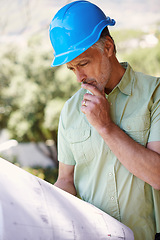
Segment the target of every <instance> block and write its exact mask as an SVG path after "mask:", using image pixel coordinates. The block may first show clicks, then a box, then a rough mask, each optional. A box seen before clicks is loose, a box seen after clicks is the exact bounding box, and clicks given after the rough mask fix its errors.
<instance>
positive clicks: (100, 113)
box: [81, 83, 112, 133]
mask: <svg viewBox="0 0 160 240" xmlns="http://www.w3.org/2000/svg"><path fill="white" fill-rule="evenodd" d="M82 88H84V89H87V90H89V91H90V92H91V93H92V94H93V95H92V94H89V93H86V94H85V95H84V97H83V100H82V106H81V111H82V112H83V113H84V114H85V115H86V117H87V119H88V121H89V122H90V124H91V125H92V126H93V127H95V128H96V130H97V131H98V132H99V133H101V132H102V131H103V129H104V128H107V127H109V126H110V124H111V123H112V120H111V117H110V106H109V102H108V100H107V99H106V97H105V93H104V91H103V92H101V91H100V90H99V89H98V88H97V87H96V86H93V85H91V84H87V83H85V84H84V83H83V84H82Z"/></svg>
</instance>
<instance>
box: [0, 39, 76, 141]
mask: <svg viewBox="0 0 160 240" xmlns="http://www.w3.org/2000/svg"><path fill="white" fill-rule="evenodd" d="M37 41H39V40H35V39H34V38H33V39H31V40H30V41H29V42H28V45H27V46H26V47H25V48H24V49H23V51H22V49H21V48H19V47H16V46H13V45H12V46H6V48H4V49H3V51H1V53H0V55H1V56H0V57H1V60H2V61H1V63H0V68H1V71H0V83H1V88H0V95H1V98H0V126H1V129H2V128H7V129H8V130H9V132H10V135H11V138H14V139H16V140H17V141H19V142H31V141H33V142H37V143H38V142H44V143H47V142H48V141H47V140H49V139H52V140H53V141H54V143H55V144H56V143H57V128H58V121H59V115H60V111H61V109H62V107H63V104H64V102H65V101H66V100H67V99H68V98H69V97H71V96H72V95H73V94H74V92H75V91H76V90H77V89H78V88H79V87H80V86H79V85H78V84H77V83H76V81H75V78H74V76H73V74H72V73H71V72H69V71H68V70H67V68H66V67H65V66H62V67H55V68H51V67H50V65H51V62H52V58H53V54H52V50H51V49H46V48H44V47H42V45H41V44H40V42H38V44H37Z"/></svg>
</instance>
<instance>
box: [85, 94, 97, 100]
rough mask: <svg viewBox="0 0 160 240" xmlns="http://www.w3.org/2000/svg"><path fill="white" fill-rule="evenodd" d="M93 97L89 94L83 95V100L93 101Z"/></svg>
mask: <svg viewBox="0 0 160 240" xmlns="http://www.w3.org/2000/svg"><path fill="white" fill-rule="evenodd" d="M94 98H95V95H92V94H91V93H85V94H84V96H83V100H87V101H94Z"/></svg>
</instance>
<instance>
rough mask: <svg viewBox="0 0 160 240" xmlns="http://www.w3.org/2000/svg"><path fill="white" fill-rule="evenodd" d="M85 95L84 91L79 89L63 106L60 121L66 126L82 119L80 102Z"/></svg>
mask: <svg viewBox="0 0 160 240" xmlns="http://www.w3.org/2000/svg"><path fill="white" fill-rule="evenodd" d="M85 93H86V90H85V89H82V88H81V89H80V90H79V91H77V92H76V93H75V94H74V95H73V96H72V97H71V98H70V99H68V100H67V101H66V103H65V104H64V107H63V109H62V111H61V120H62V119H63V121H64V122H66V124H67V125H68V124H73V123H74V122H78V119H79V118H83V117H84V116H83V115H84V114H83V113H82V112H81V102H82V100H83V96H84V94H85ZM79 120H80V119H79Z"/></svg>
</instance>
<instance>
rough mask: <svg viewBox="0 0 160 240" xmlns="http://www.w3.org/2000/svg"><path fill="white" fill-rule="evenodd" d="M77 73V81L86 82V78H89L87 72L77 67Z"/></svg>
mask: <svg viewBox="0 0 160 240" xmlns="http://www.w3.org/2000/svg"><path fill="white" fill-rule="evenodd" d="M75 74H76V77H77V82H85V80H86V79H87V76H86V74H85V73H84V72H83V71H82V70H80V69H77V70H76V72H75Z"/></svg>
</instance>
